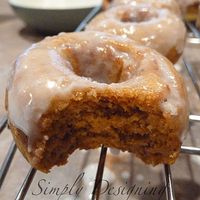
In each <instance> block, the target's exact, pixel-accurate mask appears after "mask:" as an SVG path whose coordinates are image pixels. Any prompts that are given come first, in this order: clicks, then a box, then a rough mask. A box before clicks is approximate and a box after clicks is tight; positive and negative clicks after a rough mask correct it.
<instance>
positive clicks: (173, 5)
mask: <svg viewBox="0 0 200 200" xmlns="http://www.w3.org/2000/svg"><path fill="white" fill-rule="evenodd" d="M141 3H142V4H150V5H151V6H153V7H155V8H165V9H169V10H170V11H171V12H173V13H175V14H177V15H179V16H180V15H181V11H180V8H179V5H178V3H177V2H176V0H165V1H163V0H104V3H103V5H104V8H105V9H107V8H110V7H113V6H119V5H127V4H132V5H134V6H135V5H137V4H141Z"/></svg>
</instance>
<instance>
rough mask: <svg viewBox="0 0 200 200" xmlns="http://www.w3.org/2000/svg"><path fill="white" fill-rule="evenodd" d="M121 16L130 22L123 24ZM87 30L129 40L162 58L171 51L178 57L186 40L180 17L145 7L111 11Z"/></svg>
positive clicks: (118, 7) (129, 7)
mask: <svg viewBox="0 0 200 200" xmlns="http://www.w3.org/2000/svg"><path fill="white" fill-rule="evenodd" d="M145 15H147V17H146V18H144V19H142V18H141V16H142V17H144V16H145ZM124 16H125V17H126V16H127V18H130V21H128V20H127V21H125V20H124V19H123V18H124ZM140 18H141V19H140ZM137 20H138V21H137ZM86 30H97V31H102V32H107V33H112V34H115V35H121V36H123V37H124V38H125V37H128V38H130V39H133V40H135V41H137V42H139V43H141V44H143V45H145V46H148V47H151V48H153V49H155V50H157V51H158V52H160V53H161V54H163V55H165V56H166V55H167V54H168V53H169V52H170V50H172V49H176V50H177V52H178V53H180V54H181V53H182V51H183V48H184V44H185V36H186V29H185V26H184V24H183V22H182V20H181V19H180V18H179V17H177V16H176V15H175V14H173V13H171V12H169V11H168V10H166V9H154V8H152V7H151V6H149V5H146V4H140V5H137V6H131V5H124V6H116V7H113V8H111V9H109V10H107V11H105V12H104V13H101V14H99V15H98V16H97V17H96V18H94V19H93V20H92V22H91V23H90V24H89V25H88V26H87V28H86Z"/></svg>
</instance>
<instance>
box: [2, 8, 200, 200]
mask: <svg viewBox="0 0 200 200" xmlns="http://www.w3.org/2000/svg"><path fill="white" fill-rule="evenodd" d="M100 9H101V7H96V8H94V9H93V10H92V11H91V12H90V13H89V14H88V16H87V17H86V18H85V19H84V20H83V21H82V22H81V23H80V25H79V26H78V27H77V29H76V30H75V31H76V32H79V31H81V30H83V29H84V28H85V26H86V25H87V23H88V22H89V21H90V20H91V19H92V18H93V17H94V16H95V15H96V14H97V13H98V12H99V11H100ZM186 26H187V27H188V29H189V30H190V31H191V32H192V33H193V35H194V37H195V38H198V39H200V32H199V31H198V30H197V28H196V27H195V26H194V25H193V24H192V23H190V22H186ZM183 63H184V66H185V68H186V70H187V73H188V75H189V77H190V78H191V80H192V83H193V85H194V87H195V90H196V92H197V94H198V97H199V99H200V87H199V85H198V84H197V76H196V74H195V73H194V70H193V66H192V65H191V64H190V63H188V62H187V61H186V59H183ZM189 119H190V122H191V123H192V122H199V123H200V115H190V116H189ZM6 125H7V117H6V116H5V117H3V118H2V120H0V133H1V132H2V131H3V130H4V129H5V127H6ZM15 152H16V145H15V142H14V141H13V142H12V143H11V145H10V147H9V150H8V152H7V154H6V156H5V159H4V161H3V164H2V166H1V168H0V189H1V187H2V185H3V182H4V179H5V177H6V175H7V172H8V170H9V167H10V165H11V162H12V160H13V157H14V155H15ZM181 153H182V154H190V155H191V154H192V155H199V156H200V148H197V147H193V146H182V147H181ZM106 155H107V147H105V146H103V145H102V147H101V152H100V156H99V162H98V168H97V171H96V179H95V183H94V187H93V192H92V196H91V200H99V197H100V190H101V184H99V183H101V182H102V178H103V172H104V165H105V161H106ZM163 168H164V177H165V184H166V198H167V200H175V191H174V185H173V176H172V173H171V168H170V165H164V166H163ZM36 172H37V170H36V169H34V168H32V167H31V168H30V170H29V172H28V174H27V176H26V178H25V180H24V182H23V184H22V185H21V188H20V190H19V191H18V194H17V196H16V198H15V200H23V199H25V197H26V194H27V192H28V190H29V187H30V185H31V183H32V181H33V179H34V176H35V174H36Z"/></svg>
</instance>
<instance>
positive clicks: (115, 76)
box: [73, 46, 128, 84]
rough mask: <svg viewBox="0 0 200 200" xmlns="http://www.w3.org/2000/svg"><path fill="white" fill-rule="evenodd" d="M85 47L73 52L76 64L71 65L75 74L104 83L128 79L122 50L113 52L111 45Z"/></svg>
mask: <svg viewBox="0 0 200 200" xmlns="http://www.w3.org/2000/svg"><path fill="white" fill-rule="evenodd" d="M85 49H89V50H88V51H86V52H82V53H81V52H80V51H78V52H75V55H76V58H75V60H76V62H75V63H76V65H73V71H74V73H75V74H76V75H78V76H80V77H85V78H89V79H91V80H92V81H96V82H99V83H106V84H112V83H120V82H123V81H126V80H127V79H128V77H127V76H126V75H125V74H126V73H128V71H125V70H124V68H125V67H126V66H125V60H124V58H123V53H122V52H113V51H114V50H113V49H112V46H106V47H96V48H91V49H90V48H89V47H88V48H87V47H85ZM114 54H118V55H117V56H115V55H114Z"/></svg>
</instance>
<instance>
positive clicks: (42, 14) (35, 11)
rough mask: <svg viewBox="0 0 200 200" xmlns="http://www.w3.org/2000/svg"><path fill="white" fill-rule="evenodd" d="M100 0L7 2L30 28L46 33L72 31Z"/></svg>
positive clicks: (10, 0) (22, 0)
mask: <svg viewBox="0 0 200 200" xmlns="http://www.w3.org/2000/svg"><path fill="white" fill-rule="evenodd" d="M101 3H102V0H9V4H10V5H11V6H12V8H13V10H14V11H15V12H16V14H17V15H18V16H19V17H20V18H21V19H22V20H23V21H24V22H25V23H26V24H27V25H28V26H30V27H32V28H34V29H36V30H38V31H40V32H46V33H58V32H62V31H73V30H74V29H75V28H76V27H77V26H78V25H79V23H80V22H81V21H82V20H83V19H84V17H86V15H87V14H88V13H89V12H90V11H91V10H92V9H93V8H94V7H96V6H100V5H101Z"/></svg>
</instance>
